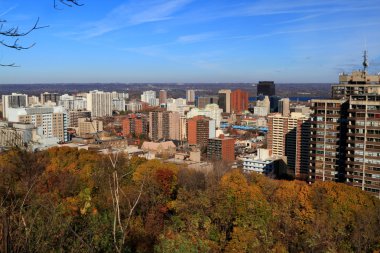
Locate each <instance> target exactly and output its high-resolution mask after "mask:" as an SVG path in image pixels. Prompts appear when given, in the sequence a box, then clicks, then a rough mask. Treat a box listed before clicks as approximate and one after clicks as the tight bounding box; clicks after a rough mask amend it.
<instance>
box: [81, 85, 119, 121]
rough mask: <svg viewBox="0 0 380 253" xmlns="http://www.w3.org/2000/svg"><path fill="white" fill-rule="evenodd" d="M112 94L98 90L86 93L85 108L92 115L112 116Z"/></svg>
mask: <svg viewBox="0 0 380 253" xmlns="http://www.w3.org/2000/svg"><path fill="white" fill-rule="evenodd" d="M112 106H113V105H112V94H111V93H110V92H103V91H98V90H93V91H90V92H89V93H88V94H87V110H88V111H90V112H91V116H92V117H105V116H112Z"/></svg>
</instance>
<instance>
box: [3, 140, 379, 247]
mask: <svg viewBox="0 0 380 253" xmlns="http://www.w3.org/2000/svg"><path fill="white" fill-rule="evenodd" d="M0 203H1V206H0V219H1V222H0V242H1V252H173V253H174V252H279V253H280V252H376V251H377V252H379V251H378V250H379V249H380V229H379V228H380V201H379V200H378V199H376V198H374V197H372V196H370V195H368V194H366V193H365V192H362V191H361V190H360V189H357V188H354V187H350V186H347V185H345V184H339V183H333V182H318V183H315V184H312V185H308V184H306V183H305V182H301V181H284V180H273V179H269V178H266V177H264V176H262V175H258V174H245V173H243V172H242V171H240V170H237V169H233V170H232V169H229V168H228V167H226V166H224V165H223V164H216V166H215V168H214V170H213V171H212V172H209V173H207V174H205V173H202V172H199V171H195V170H191V169H188V168H186V167H184V166H177V165H175V164H170V163H164V162H162V161H159V160H150V161H147V160H145V159H142V158H137V157H133V158H131V159H128V158H127V157H126V156H125V155H122V154H121V153H110V154H109V155H99V154H98V153H96V152H93V151H86V150H79V151H78V150H76V149H72V148H66V147H64V148H51V149H48V150H46V151H41V152H34V153H31V152H27V151H25V150H20V149H12V150H10V151H7V152H3V153H1V154H0Z"/></svg>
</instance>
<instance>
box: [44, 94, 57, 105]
mask: <svg viewBox="0 0 380 253" xmlns="http://www.w3.org/2000/svg"><path fill="white" fill-rule="evenodd" d="M40 101H41V104H46V103H48V102H49V101H50V102H52V103H55V105H58V101H59V94H58V93H50V92H44V93H42V94H41V100H40Z"/></svg>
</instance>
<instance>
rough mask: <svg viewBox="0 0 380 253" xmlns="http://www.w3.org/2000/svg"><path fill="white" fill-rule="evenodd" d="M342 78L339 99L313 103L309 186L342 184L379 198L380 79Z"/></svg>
mask: <svg viewBox="0 0 380 253" xmlns="http://www.w3.org/2000/svg"><path fill="white" fill-rule="evenodd" d="M367 67H368V60H367V54H366V52H365V53H364V61H363V70H359V71H353V72H352V73H351V74H341V75H340V76H339V85H333V86H332V96H333V98H338V99H323V100H314V99H313V100H311V102H312V108H311V109H312V117H313V122H312V123H313V124H312V129H311V130H312V140H311V149H310V179H311V181H318V180H320V181H340V182H346V183H347V184H349V185H352V186H354V187H358V188H360V189H362V190H363V191H366V192H368V193H369V194H372V195H374V196H376V197H377V198H380V170H379V166H380V158H379V157H380V137H379V136H380V135H379V134H380V74H377V75H369V74H368V73H367V71H366V69H367Z"/></svg>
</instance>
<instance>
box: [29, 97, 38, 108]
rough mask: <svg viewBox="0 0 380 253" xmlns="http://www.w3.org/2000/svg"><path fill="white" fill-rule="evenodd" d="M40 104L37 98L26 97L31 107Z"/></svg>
mask: <svg viewBox="0 0 380 253" xmlns="http://www.w3.org/2000/svg"><path fill="white" fill-rule="evenodd" d="M39 104H40V98H39V97H37V96H29V97H28V105H29V106H33V105H39Z"/></svg>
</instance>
